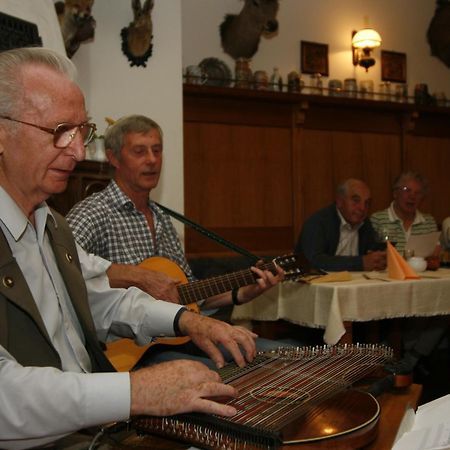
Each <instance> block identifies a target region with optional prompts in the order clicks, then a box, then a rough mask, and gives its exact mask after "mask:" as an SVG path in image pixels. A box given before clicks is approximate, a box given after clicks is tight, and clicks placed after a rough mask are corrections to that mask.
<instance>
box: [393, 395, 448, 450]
mask: <svg viewBox="0 0 450 450" xmlns="http://www.w3.org/2000/svg"><path fill="white" fill-rule="evenodd" d="M411 414H412V413H411V410H408V411H407V412H406V414H405V418H404V420H403V421H402V424H401V425H400V429H399V433H398V435H397V438H396V442H395V444H394V447H393V448H392V449H393V450H442V449H446V450H448V449H450V395H446V396H444V397H441V398H438V399H436V400H434V401H432V402H429V403H426V404H425V405H422V406H419V408H418V409H417V413H416V414H415V416H414V417H412V416H411Z"/></svg>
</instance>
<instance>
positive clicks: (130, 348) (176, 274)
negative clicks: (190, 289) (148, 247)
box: [105, 256, 200, 372]
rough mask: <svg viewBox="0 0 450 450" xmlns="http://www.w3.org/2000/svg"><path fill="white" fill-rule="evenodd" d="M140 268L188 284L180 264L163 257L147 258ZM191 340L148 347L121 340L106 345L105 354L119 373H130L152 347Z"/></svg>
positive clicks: (173, 340)
mask: <svg viewBox="0 0 450 450" xmlns="http://www.w3.org/2000/svg"><path fill="white" fill-rule="evenodd" d="M139 267H142V268H144V269H147V270H153V271H154V272H162V273H165V274H166V275H167V276H169V277H171V278H174V279H176V280H178V281H179V282H180V283H182V284H185V283H188V279H187V277H186V274H185V273H184V272H183V271H182V270H181V268H180V267H179V266H178V264H176V263H174V262H173V261H171V260H170V259H168V258H164V257H162V256H153V257H151V258H147V259H145V260H144V261H142V262H141V263H140V264H139ZM185 306H186V308H188V309H189V310H190V311H193V312H196V313H199V312H200V308H199V307H198V305H197V303H190V304H188V305H185ZM189 340H190V338H189V337H175V338H171V337H169V338H159V339H155V340H154V341H152V342H151V343H149V344H147V345H137V344H135V342H134V341H133V340H132V339H119V340H117V341H114V342H110V343H108V344H106V352H105V353H106V356H107V357H108V359H109V360H110V362H111V364H112V365H113V366H114V368H115V369H116V370H117V371H119V372H128V371H130V370H131V369H132V368H133V367H134V365H135V364H136V363H137V362H138V361H139V359H141V357H142V355H143V354H144V353H145V352H146V351H147V349H148V348H150V347H151V346H153V345H157V344H165V345H181V344H185V343H186V342H189Z"/></svg>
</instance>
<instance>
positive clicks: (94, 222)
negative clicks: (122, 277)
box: [66, 180, 194, 281]
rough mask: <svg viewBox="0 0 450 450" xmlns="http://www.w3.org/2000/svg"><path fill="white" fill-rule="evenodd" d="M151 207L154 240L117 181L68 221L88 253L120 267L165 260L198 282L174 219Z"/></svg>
mask: <svg viewBox="0 0 450 450" xmlns="http://www.w3.org/2000/svg"><path fill="white" fill-rule="evenodd" d="M148 204H149V207H150V209H151V210H152V212H153V220H154V223H155V232H156V236H155V239H154V240H153V239H152V236H151V233H150V228H149V226H148V223H147V220H146V219H145V216H144V214H142V213H141V212H139V211H138V210H137V209H136V207H135V206H134V204H133V202H132V201H131V200H130V199H129V198H128V197H127V196H126V195H125V194H124V193H123V192H122V191H121V190H120V188H119V187H118V186H117V184H116V182H115V181H114V180H112V181H111V182H110V183H109V184H108V186H107V187H106V188H105V189H104V190H103V191H101V192H97V193H95V194H93V195H91V196H89V197H87V198H85V199H84V200H82V201H81V202H79V203H77V204H76V205H75V206H74V207H73V208H72V209H71V210H70V211H69V214H68V215H67V217H66V219H67V221H68V222H69V225H70V227H71V228H72V231H73V234H74V236H75V239H76V241H77V242H78V244H80V245H81V247H83V248H84V249H85V250H86V251H87V252H88V253H94V254H95V255H99V256H101V257H102V258H105V259H107V260H109V261H112V262H115V263H118V264H139V263H140V262H142V261H143V260H144V259H146V258H149V257H151V256H164V257H166V258H168V259H171V260H172V261H174V262H175V263H177V264H178V266H180V268H181V269H182V270H183V271H184V273H185V274H186V276H187V277H188V279H189V280H191V281H192V280H194V277H193V275H192V271H191V269H190V267H189V265H188V263H187V261H186V257H185V255H184V251H183V248H182V246H181V242H180V240H179V238H178V235H177V233H176V231H175V227H174V226H173V224H172V222H171V220H170V217H169V216H168V215H167V214H166V213H164V212H163V211H162V210H161V209H160V208H158V206H156V204H155V203H154V202H152V201H151V200H150V198H149V202H148ZM154 242H155V243H156V247H155V245H154Z"/></svg>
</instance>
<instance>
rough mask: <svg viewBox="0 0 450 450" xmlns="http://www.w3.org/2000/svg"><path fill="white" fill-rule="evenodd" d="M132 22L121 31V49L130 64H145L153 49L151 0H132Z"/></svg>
mask: <svg viewBox="0 0 450 450" xmlns="http://www.w3.org/2000/svg"><path fill="white" fill-rule="evenodd" d="M131 6H132V8H133V16H134V19H133V22H131V23H130V25H129V26H128V27H127V28H123V29H122V31H121V33H120V34H121V36H122V51H123V53H124V54H125V56H126V57H127V58H128V60H129V61H130V66H134V65H136V66H144V67H145V66H146V62H147V59H148V58H149V57H150V56H151V55H152V50H153V44H152V40H153V24H152V16H151V11H152V9H153V0H145V2H144V6H141V0H132V1H131Z"/></svg>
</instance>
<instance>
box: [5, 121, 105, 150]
mask: <svg viewBox="0 0 450 450" xmlns="http://www.w3.org/2000/svg"><path fill="white" fill-rule="evenodd" d="M0 118H1V119H6V120H11V121H12V122H18V123H22V124H24V125H29V126H30V127H34V128H37V129H39V130H42V131H45V132H46V133H50V134H53V145H54V146H55V147H56V148H60V149H64V148H67V147H68V146H69V145H70V144H71V143H72V141H73V140H74V139H75V136H76V135H77V131H79V132H80V134H81V137H82V139H83V144H84V146H87V145H88V144H89V142H91V141H92V139H93V138H94V135H95V131H96V130H97V126H96V125H95V123H89V122H83V123H80V124H78V125H75V124H73V123H59V124H58V125H56V127H55V128H47V127H41V126H40V125H36V124H34V123H29V122H24V121H23V120H18V119H13V118H12V117H9V116H0Z"/></svg>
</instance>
